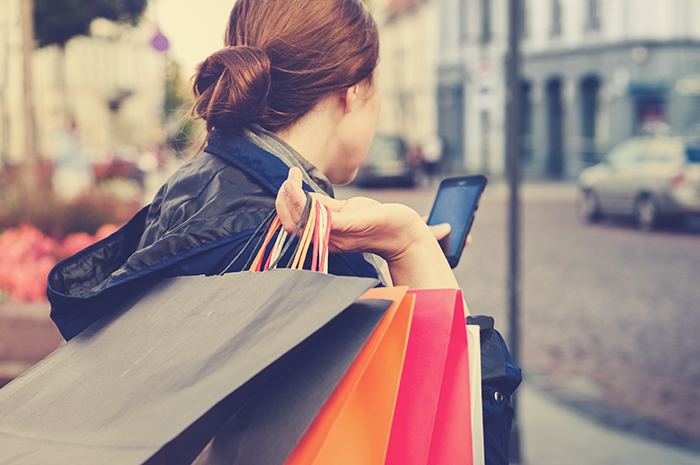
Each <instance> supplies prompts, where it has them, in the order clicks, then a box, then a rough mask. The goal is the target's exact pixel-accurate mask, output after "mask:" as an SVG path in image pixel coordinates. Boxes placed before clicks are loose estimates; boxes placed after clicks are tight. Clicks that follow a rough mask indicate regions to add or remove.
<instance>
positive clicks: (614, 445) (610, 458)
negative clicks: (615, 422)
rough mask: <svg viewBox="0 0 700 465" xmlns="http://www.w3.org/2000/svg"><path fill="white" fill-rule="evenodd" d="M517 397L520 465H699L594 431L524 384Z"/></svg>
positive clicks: (668, 450) (678, 453) (694, 457)
mask: <svg viewBox="0 0 700 465" xmlns="http://www.w3.org/2000/svg"><path fill="white" fill-rule="evenodd" d="M516 392H517V395H518V396H519V397H518V415H519V423H518V425H519V428H520V440H521V446H522V450H521V453H522V463H523V464H524V465H700V454H693V453H692V452H689V451H686V450H682V449H677V448H674V447H671V446H667V445H665V444H660V443H657V442H653V441H650V440H647V439H644V438H641V437H638V436H634V435H630V434H627V433H623V432H619V431H616V430H613V429H609V428H607V427H605V426H602V425H599V424H597V423H595V422H593V421H592V420H589V419H588V418H586V417H584V416H582V415H581V414H579V413H576V412H575V411H573V410H570V409H569V408H567V407H565V406H563V405H561V404H558V403H556V402H555V401H554V400H553V399H551V398H549V397H546V396H545V395H544V394H542V393H541V392H539V391H537V390H535V389H532V388H530V387H529V386H528V385H527V383H526V382H524V383H523V385H522V386H521V387H520V388H518V390H517V391H516Z"/></svg>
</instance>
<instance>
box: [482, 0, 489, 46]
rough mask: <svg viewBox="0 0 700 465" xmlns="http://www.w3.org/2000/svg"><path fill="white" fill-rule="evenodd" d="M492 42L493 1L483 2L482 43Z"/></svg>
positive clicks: (486, 0)
mask: <svg viewBox="0 0 700 465" xmlns="http://www.w3.org/2000/svg"><path fill="white" fill-rule="evenodd" d="M489 42H491V0H481V43H482V44H488V43H489Z"/></svg>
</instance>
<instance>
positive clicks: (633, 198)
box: [576, 137, 700, 231]
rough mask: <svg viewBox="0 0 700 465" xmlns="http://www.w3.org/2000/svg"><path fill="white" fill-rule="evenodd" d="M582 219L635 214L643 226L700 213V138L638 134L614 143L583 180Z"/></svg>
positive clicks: (580, 181)
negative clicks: (692, 140)
mask: <svg viewBox="0 0 700 465" xmlns="http://www.w3.org/2000/svg"><path fill="white" fill-rule="evenodd" d="M578 186H579V194H578V199H577V202H576V205H577V213H578V215H579V217H580V218H581V219H583V220H584V221H587V222H594V221H597V220H599V219H601V218H602V217H603V216H604V215H631V216H633V217H634V219H635V221H636V224H637V226H638V227H639V228H640V229H642V230H646V231H648V230H651V229H654V228H655V227H656V226H657V225H659V223H660V222H661V221H663V220H677V219H680V218H682V217H683V216H686V215H698V214H700V143H698V142H691V141H688V140H684V139H682V138H679V137H635V138H632V139H628V140H626V141H624V142H622V143H620V144H619V145H617V146H616V147H614V148H613V149H612V150H611V151H610V152H609V153H608V154H607V155H606V156H605V157H604V158H603V160H602V161H601V162H600V163H598V164H597V165H594V166H591V167H589V168H586V169H585V170H583V171H582V172H581V175H580V176H579V179H578Z"/></svg>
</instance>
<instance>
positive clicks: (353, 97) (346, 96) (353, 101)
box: [341, 84, 360, 113]
mask: <svg viewBox="0 0 700 465" xmlns="http://www.w3.org/2000/svg"><path fill="white" fill-rule="evenodd" d="M359 91H360V85H359V84H355V85H354V86H350V87H348V88H347V89H345V90H343V91H341V100H342V103H343V110H344V111H345V113H350V112H351V111H352V110H353V109H354V108H355V106H356V105H357V98H358V93H359Z"/></svg>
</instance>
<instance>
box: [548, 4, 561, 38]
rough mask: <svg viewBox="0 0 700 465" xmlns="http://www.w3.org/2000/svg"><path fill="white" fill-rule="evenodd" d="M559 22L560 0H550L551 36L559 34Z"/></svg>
mask: <svg viewBox="0 0 700 465" xmlns="http://www.w3.org/2000/svg"><path fill="white" fill-rule="evenodd" d="M561 23H562V12H561V0H552V30H551V31H550V35H551V36H552V37H559V36H561Z"/></svg>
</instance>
